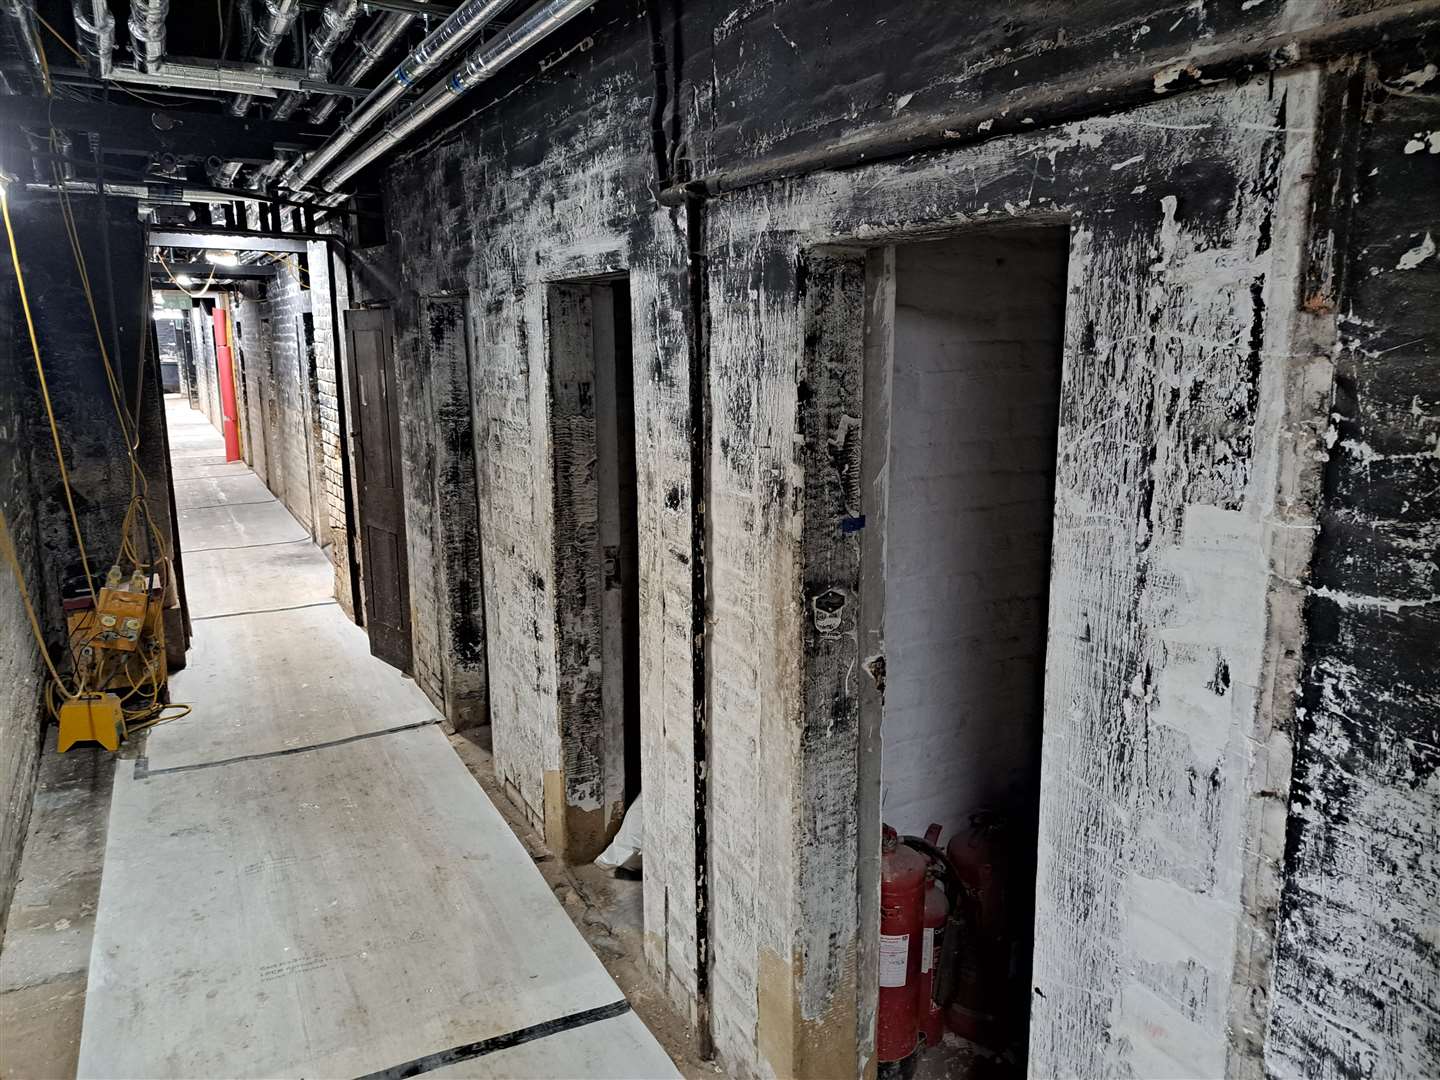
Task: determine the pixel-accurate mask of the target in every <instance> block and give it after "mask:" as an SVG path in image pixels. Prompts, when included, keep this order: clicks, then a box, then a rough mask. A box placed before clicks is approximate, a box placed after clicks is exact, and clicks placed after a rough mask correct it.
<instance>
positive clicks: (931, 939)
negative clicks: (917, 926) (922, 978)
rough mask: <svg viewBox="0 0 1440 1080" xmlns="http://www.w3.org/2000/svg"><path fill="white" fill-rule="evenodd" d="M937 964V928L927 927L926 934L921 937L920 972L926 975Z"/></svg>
mask: <svg viewBox="0 0 1440 1080" xmlns="http://www.w3.org/2000/svg"><path fill="white" fill-rule="evenodd" d="M934 966H935V928H934V927H933V926H927V927H925V936H924V937H923V938H921V939H920V974H921V975H924V974H925V973H926V972H928V971H929V970H930V969H931V968H933V967H934Z"/></svg>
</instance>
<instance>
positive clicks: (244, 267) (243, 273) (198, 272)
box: [150, 262, 275, 282]
mask: <svg viewBox="0 0 1440 1080" xmlns="http://www.w3.org/2000/svg"><path fill="white" fill-rule="evenodd" d="M166 266H168V267H169V269H168V270H167V269H166ZM171 274H174V275H175V276H176V277H177V278H178V277H180V276H181V275H182V274H188V275H189V276H190V278H191V280H192V281H197V282H204V281H207V280H209V278H210V275H211V274H214V275H215V280H216V281H225V280H227V279H239V278H269V277H274V276H275V267H274V266H273V265H272V266H259V265H256V264H254V263H239V264H237V265H235V266H217V265H216V264H215V263H208V262H183V263H167V264H165V266H162V265H161V264H160V263H151V264H150V276H151V277H154V278H163V279H164V280H166V281H169V280H170V275H171Z"/></svg>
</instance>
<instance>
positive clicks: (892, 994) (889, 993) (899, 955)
mask: <svg viewBox="0 0 1440 1080" xmlns="http://www.w3.org/2000/svg"><path fill="white" fill-rule="evenodd" d="M880 852H881V854H880V1004H879V1008H878V1009H877V1010H876V1014H875V1056H876V1058H877V1059H878V1060H879V1061H880V1062H881V1063H882V1064H883V1063H886V1062H900V1061H903V1060H905V1059H906V1058H908V1057H909V1056H910V1055H911V1054H913V1053H915V1047H916V1043H917V1042H918V1040H919V1035H920V1031H919V1025H918V1024H917V1022H916V1015H915V1014H916V1011H917V1010H916V1006H917V1004H918V1001H919V989H920V972H919V968H920V946H921V940H922V934H923V928H922V925H921V923H922V918H923V913H924V905H925V867H926V866H927V865H928V861H927V860H926V858H925V856H924V855H921V854H920V853H919V852H918V851H916V850H915V849H914V848H910V847H906V846H905V845H904V844H901V843H900V838H899V836H898V835H896V832H895V830H894V829H892V828H891V827H890V826H889V825H886V826H885V828H884V832H883V833H882V839H881V847H880Z"/></svg>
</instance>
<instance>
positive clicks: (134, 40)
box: [130, 0, 170, 72]
mask: <svg viewBox="0 0 1440 1080" xmlns="http://www.w3.org/2000/svg"><path fill="white" fill-rule="evenodd" d="M169 14H170V0H130V43H131V45H132V47H133V48H134V49H135V59H136V60H137V61H138V62H139V64H140V66H141V67H142V68H144V69H145V70H146V71H149V72H153V71H154V70H155V69H156V68H157V67H158V66H159V64H160V61H161V60H163V59H164V58H165V17H166V16H167V15H169Z"/></svg>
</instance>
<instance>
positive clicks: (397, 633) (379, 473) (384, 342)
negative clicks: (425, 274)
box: [345, 308, 410, 671]
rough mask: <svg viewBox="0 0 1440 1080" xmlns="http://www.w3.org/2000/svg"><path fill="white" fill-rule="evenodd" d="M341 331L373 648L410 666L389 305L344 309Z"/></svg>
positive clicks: (367, 617)
mask: <svg viewBox="0 0 1440 1080" xmlns="http://www.w3.org/2000/svg"><path fill="white" fill-rule="evenodd" d="M345 336H346V340H347V341H348V343H349V347H350V364H349V369H350V393H351V395H352V397H351V401H352V402H354V409H353V412H354V417H355V430H354V438H353V444H354V454H355V461H354V465H355V481H356V483H355V486H356V489H357V491H358V492H359V496H360V504H359V506H358V507H357V510H358V514H359V518H360V522H359V526H360V527H359V533H360V557H361V580H362V583H363V588H364V595H365V624H366V626H367V628H368V629H369V631H370V651H371V652H372V653H373V654H374V655H376V656H378V657H379V658H380V659H381V660H384V661H385V662H386V663H389V664H393V665H395V666H396V667H398V668H400V669H401V670H402V671H408V670H409V669H410V583H409V570H408V565H407V560H406V557H405V493H404V487H403V484H402V483H401V477H400V473H401V468H400V416H399V412H398V405H399V402H398V400H397V399H396V394H395V368H394V362H393V356H394V341H395V334H394V327H393V323H392V321H391V317H390V311H389V309H387V308H375V309H360V308H354V309H351V310H349V311H347V312H345Z"/></svg>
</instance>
